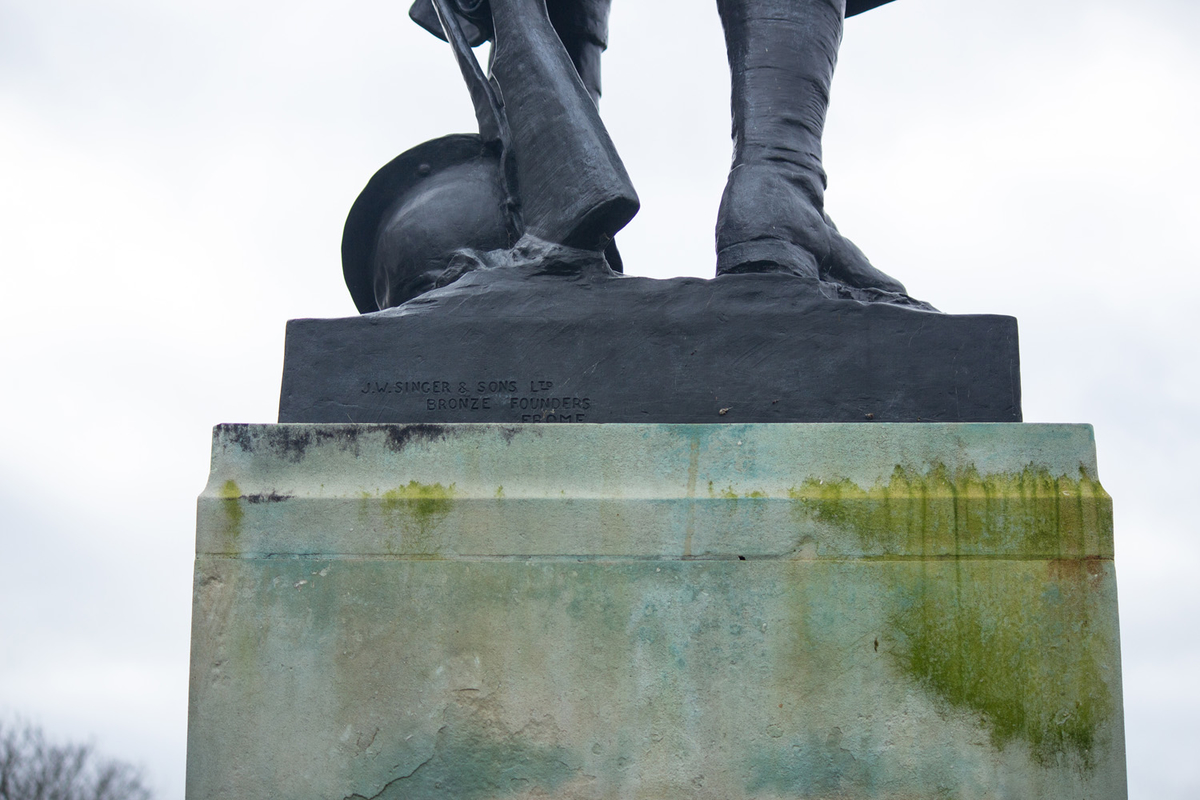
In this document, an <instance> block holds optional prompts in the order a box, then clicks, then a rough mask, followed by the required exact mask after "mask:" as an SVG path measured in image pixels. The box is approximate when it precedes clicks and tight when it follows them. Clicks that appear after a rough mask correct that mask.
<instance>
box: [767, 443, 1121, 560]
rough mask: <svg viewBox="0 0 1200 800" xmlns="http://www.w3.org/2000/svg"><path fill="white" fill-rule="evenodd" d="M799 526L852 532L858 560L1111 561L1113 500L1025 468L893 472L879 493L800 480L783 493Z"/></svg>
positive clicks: (1086, 479)
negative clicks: (858, 545)
mask: <svg viewBox="0 0 1200 800" xmlns="http://www.w3.org/2000/svg"><path fill="white" fill-rule="evenodd" d="M788 496H789V497H790V498H791V499H792V500H794V501H796V507H795V508H796V513H797V515H798V517H799V518H800V519H802V520H804V521H813V522H817V523H819V524H823V525H828V526H831V527H834V528H838V529H842V530H848V531H853V532H854V533H855V534H856V535H857V536H858V538H859V540H860V543H861V545H862V547H863V551H864V552H863V555H866V556H872V555H875V556H889V555H898V554H920V555H922V556H938V555H941V556H970V555H984V554H986V555H989V556H997V555H1000V556H1005V557H1013V558H1070V557H1086V556H1104V557H1111V556H1112V552H1113V550H1112V514H1111V504H1112V500H1111V498H1110V497H1109V495H1108V493H1107V492H1105V491H1104V488H1103V487H1102V486H1101V485H1100V483H1099V481H1097V480H1095V479H1094V478H1092V477H1091V476H1089V475H1087V474H1085V473H1083V472H1082V471H1081V473H1080V475H1079V477H1078V478H1071V477H1068V476H1060V477H1055V476H1052V475H1050V474H1049V473H1048V472H1047V471H1046V470H1044V469H1040V468H1037V467H1034V466H1032V465H1031V466H1029V467H1026V468H1025V469H1024V470H1022V471H1021V472H1017V473H999V474H989V475H986V476H983V475H980V473H979V472H977V471H976V470H974V469H969V470H961V471H958V472H952V471H951V470H949V469H947V468H946V467H945V466H942V465H938V466H936V467H934V468H933V469H931V470H929V471H927V472H921V471H918V470H913V469H906V468H904V467H902V466H897V467H896V468H895V470H893V472H892V475H891V477H890V479H889V481H888V482H887V483H880V484H876V485H875V486H871V487H868V488H863V487H861V486H858V485H857V484H855V483H853V482H852V481H849V480H844V479H843V480H840V481H822V480H817V479H815V478H810V479H809V480H806V481H805V482H804V483H803V484H801V485H800V486H799V487H793V488H792V489H790V490H789V491H788Z"/></svg>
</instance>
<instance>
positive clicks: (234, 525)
mask: <svg viewBox="0 0 1200 800" xmlns="http://www.w3.org/2000/svg"><path fill="white" fill-rule="evenodd" d="M220 495H221V508H222V509H224V511H225V521H226V525H225V532H226V533H227V534H228V535H229V536H230V537H231V538H234V539H236V538H237V537H238V536H240V535H241V533H242V517H244V516H245V515H246V512H245V511H243V510H242V505H241V502H240V501H241V497H242V490H241V488H240V487H239V486H238V485H237V482H236V481H233V480H228V481H225V483H223V484H222V485H221V491H220Z"/></svg>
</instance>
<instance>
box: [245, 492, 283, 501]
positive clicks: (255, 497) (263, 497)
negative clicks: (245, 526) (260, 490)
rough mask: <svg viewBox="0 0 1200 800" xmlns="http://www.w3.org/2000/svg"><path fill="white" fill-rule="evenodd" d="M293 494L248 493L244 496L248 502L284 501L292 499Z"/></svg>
mask: <svg viewBox="0 0 1200 800" xmlns="http://www.w3.org/2000/svg"><path fill="white" fill-rule="evenodd" d="M292 498H293V495H290V494H276V493H275V492H271V493H270V494H248V495H245V496H244V497H242V499H243V500H245V501H246V502H247V503H282V502H284V501H285V500H291V499H292Z"/></svg>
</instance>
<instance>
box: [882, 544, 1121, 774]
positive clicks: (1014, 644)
mask: <svg viewBox="0 0 1200 800" xmlns="http://www.w3.org/2000/svg"><path fill="white" fill-rule="evenodd" d="M1102 572H1103V565H1102V564H1101V563H1100V562H1088V561H1078V560H1076V561H1070V562H1053V561H1052V562H1044V563H1025V564H1019V565H1014V564H1012V563H1011V562H1009V564H1004V565H999V566H998V565H997V563H996V562H973V563H959V564H946V563H943V564H940V565H935V566H933V567H932V568H930V569H927V570H924V574H923V575H922V576H921V577H920V578H918V579H917V580H914V581H911V582H910V583H909V584H908V585H906V586H901V587H899V588H898V591H897V596H898V602H897V603H896V605H895V608H894V610H893V612H892V614H891V615H890V619H889V623H890V625H891V628H892V630H893V632H894V635H895V636H896V640H897V641H896V650H895V655H896V657H897V659H898V662H899V664H900V666H901V667H902V668H903V670H904V671H905V672H906V673H907V674H908V675H909V676H910V677H912V678H913V679H915V680H916V681H917V682H918V683H919V684H921V685H922V686H924V687H926V688H927V689H929V690H931V691H932V692H933V693H934V694H935V695H936V696H938V697H940V698H941V699H942V700H943V701H945V702H947V703H948V704H949V705H951V706H953V707H957V708H961V709H965V710H969V711H972V712H975V713H978V714H980V715H981V717H982V721H983V722H984V724H985V725H986V726H987V728H988V729H989V731H990V733H991V737H992V743H993V745H994V746H996V747H997V748H1003V747H1004V746H1005V745H1007V744H1008V743H1010V742H1012V741H1014V740H1017V739H1023V740H1024V741H1025V742H1026V743H1027V744H1028V745H1029V748H1030V752H1031V753H1032V755H1033V757H1034V759H1035V760H1036V761H1037V762H1038V763H1039V764H1042V765H1044V766H1050V765H1053V764H1056V763H1061V761H1062V759H1063V758H1064V757H1067V758H1069V759H1071V760H1074V761H1075V762H1076V763H1078V764H1080V765H1082V766H1083V767H1085V768H1091V767H1094V766H1095V757H1094V753H1095V752H1096V746H1097V744H1098V739H1099V737H1100V735H1101V730H1102V729H1103V728H1105V726H1106V725H1107V723H1108V721H1109V720H1110V718H1111V717H1112V715H1113V713H1114V699H1113V693H1112V689H1111V687H1110V685H1109V681H1108V680H1106V678H1108V677H1109V675H1108V674H1107V672H1108V670H1107V668H1106V667H1105V666H1104V665H1107V664H1115V663H1116V662H1117V660H1118V658H1119V654H1118V653H1117V645H1116V641H1115V638H1113V637H1110V636H1108V635H1107V633H1106V631H1104V630H1096V628H1097V627H1098V626H1097V625H1096V624H1095V623H1094V621H1093V608H1092V605H1093V603H1094V601H1095V595H1096V593H1097V592H1096V586H1097V585H1098V584H1099V583H1100V582H1101V580H1102Z"/></svg>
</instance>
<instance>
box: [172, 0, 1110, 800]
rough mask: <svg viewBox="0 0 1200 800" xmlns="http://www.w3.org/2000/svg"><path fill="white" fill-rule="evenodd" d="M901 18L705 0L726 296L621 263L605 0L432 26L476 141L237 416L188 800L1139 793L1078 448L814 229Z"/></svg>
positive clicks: (398, 215) (1007, 366)
mask: <svg viewBox="0 0 1200 800" xmlns="http://www.w3.org/2000/svg"><path fill="white" fill-rule="evenodd" d="M880 4H881V2H879V0H874V1H873V2H872V1H871V0H867V2H846V1H845V0H718V2H717V6H718V8H717V11H718V12H719V13H720V15H721V20H722V23H723V25H724V28H725V33H726V44H727V49H728V56H729V64H730V69H731V76H732V94H733V96H732V111H733V134H734V136H733V139H734V160H733V166H732V169H731V172H730V177H729V182H728V184H727V187H726V189H725V193H724V196H723V197H722V198H721V202H720V211H719V215H718V220H717V231H716V254H717V258H716V276H715V277H714V278H713V279H711V280H703V279H697V278H675V279H670V280H651V279H647V278H638V277H630V276H625V275H624V274H623V270H622V260H621V255H620V253H619V250H618V247H617V239H618V238H619V237H618V233H619V231H620V230H621V228H622V227H624V226H625V225H626V224H627V223H628V222H629V220H630V219H631V218H632V217H633V216H634V214H636V212H637V210H638V207H639V201H638V198H637V194H636V192H635V191H634V188H633V184H632V181H631V180H630V177H629V176H628V174H627V173H626V171H625V169H624V167H623V166H622V163H621V160H620V158H619V157H618V155H617V152H616V149H615V147H614V146H613V144H612V142H611V140H610V139H609V137H608V134H607V132H606V130H605V128H604V124H603V122H602V120H601V117H600V114H599V110H598V109H599V106H598V102H599V98H600V89H601V82H600V60H601V54H602V53H603V51H604V49H605V48H606V46H607V44H608V31H607V17H608V10H609V0H419V2H417V3H416V4H415V5H414V6H413V8H412V11H411V16H412V19H413V20H414V21H415V22H416V23H418V24H420V25H422V26H423V27H425V28H426V29H427V30H429V31H430V32H431V33H432V34H435V35H438V36H440V37H441V38H443V39H445V40H446V41H447V42H448V48H449V52H450V53H451V54H452V55H453V57H454V58H455V59H456V61H457V64H458V67H459V68H460V70H461V72H462V75H463V78H464V81H465V83H466V86H467V89H468V96H469V98H470V100H471V102H472V103H473V105H474V109H475V115H476V118H477V121H478V125H479V129H478V132H476V133H471V134H456V135H451V136H446V137H444V138H441V139H437V140H434V141H431V142H426V143H424V144H420V145H417V146H416V147H414V148H412V149H410V150H408V151H406V152H404V153H402V154H401V155H400V156H398V157H397V158H396V159H394V160H393V161H392V162H390V163H389V164H387V165H386V166H384V167H383V168H382V169H380V170H379V172H378V173H376V175H375V176H374V177H373V178H372V179H371V180H370V182H369V183H367V185H366V188H365V189H364V190H363V192H362V194H361V195H360V196H359V198H358V200H357V201H356V202H355V204H354V206H353V208H352V209H351V211H350V214H349V217H348V219H347V221H346V226H345V235H344V238H343V243H342V266H343V273H344V276H345V279H346V285H347V287H348V289H349V291H350V294H351V296H352V297H353V299H354V302H355V304H356V306H357V308H358V309H359V311H361V312H362V316H359V317H354V318H348V319H331V320H322V319H310V320H293V321H291V322H289V323H288V326H287V337H286V346H285V356H284V370H283V380H282V388H281V395H280V405H279V422H278V424H270V425H245V424H231V425H219V426H217V428H216V429H215V430H214V433H213V451H212V466H211V474H210V478H209V482H208V485H207V487H206V488H205V490H204V492H203V494H202V495H201V497H200V500H199V508H198V517H197V537H196V571H195V588H194V605H193V622H192V662H191V688H190V704H189V730H188V767H187V797H188V798H189V800H209V799H210V798H211V799H214V800H215V799H216V798H229V799H230V800H233V799H234V798H237V799H238V800H250V799H252V798H295V799H297V800H305V799H307V798H313V800H316V799H317V798H323V799H325V800H425V798H465V799H468V800H475V799H479V800H483V799H484V798H514V799H517V800H519V799H521V798H563V799H564V800H568V799H569V800H576V799H577V798H578V799H580V800H583V799H585V798H586V799H587V800H592V799H593V798H594V799H595V800H601V799H606V798H713V799H714V800H718V799H719V800H726V799H730V800H731V799H732V798H762V799H763V800H777V799H778V800H782V799H783V798H813V799H815V798H830V799H831V800H832V799H833V798H896V799H899V798H981V799H982V798H1021V799H1022V800H1025V799H1027V798H1055V799H1056V800H1057V799H1058V798H1079V799H1080V800H1083V799H1084V798H1087V800H1109V799H1113V800H1115V799H1116V798H1124V797H1126V794H1127V792H1126V779H1125V744H1124V732H1123V709H1122V690H1121V665H1120V642H1119V632H1118V622H1117V592H1116V577H1115V571H1114V563H1113V528H1112V501H1111V498H1110V497H1109V496H1108V494H1107V493H1106V492H1105V491H1104V489H1103V487H1102V486H1101V483H1100V480H1099V473H1098V469H1097V461H1096V448H1095V442H1094V438H1093V435H1092V429H1091V427H1090V426H1088V425H1084V424H1053V425H1051V424H1029V423H1024V422H1022V416H1021V384H1020V366H1019V348H1018V332H1017V323H1016V320H1015V319H1013V318H1011V317H1005V316H989V315H950V314H944V313H941V312H939V311H937V310H936V309H935V308H934V307H933V306H932V305H930V304H929V303H928V302H925V301H924V300H918V299H915V298H913V297H910V296H909V295H908V293H907V292H906V291H905V288H904V286H903V285H902V284H901V283H900V282H899V281H898V280H896V279H895V278H893V277H891V276H890V275H888V274H886V273H884V272H882V271H880V270H879V269H877V268H876V267H875V266H873V265H872V264H871V262H870V261H869V260H868V259H867V257H866V256H865V255H864V254H863V253H862V252H861V251H860V250H859V249H858V248H857V247H855V245H854V244H853V243H852V242H851V241H850V240H849V239H848V238H845V237H844V236H843V235H842V233H841V232H839V231H838V229H837V228H836V226H835V225H834V223H833V221H832V220H830V219H829V217H828V215H827V214H826V213H825V211H824V202H823V193H824V189H825V182H826V178H825V173H824V170H823V167H822V163H821V136H822V131H823V127H824V119H825V111H826V107H827V105H828V99H829V91H830V85H831V81H832V77H833V71H834V65H835V63H836V60H837V53H838V47H839V44H840V41H841V37H842V32H843V24H844V21H845V19H846V18H847V17H849V16H853V15H855V14H858V13H862V12H866V11H869V10H870V9H871V8H873V7H874V6H878V5H880ZM712 11H713V10H712V9H711V8H697V9H695V10H694V11H690V12H689V13H702V12H705V13H712ZM485 43H490V51H489V52H490V56H489V57H488V58H487V59H486V63H485V64H483V65H481V63H480V61H479V60H478V59H477V58H476V56H475V51H474V48H477V47H479V46H481V45H483V44H485ZM452 63H453V62H451V61H450V60H449V57H448V59H447V64H452Z"/></svg>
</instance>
